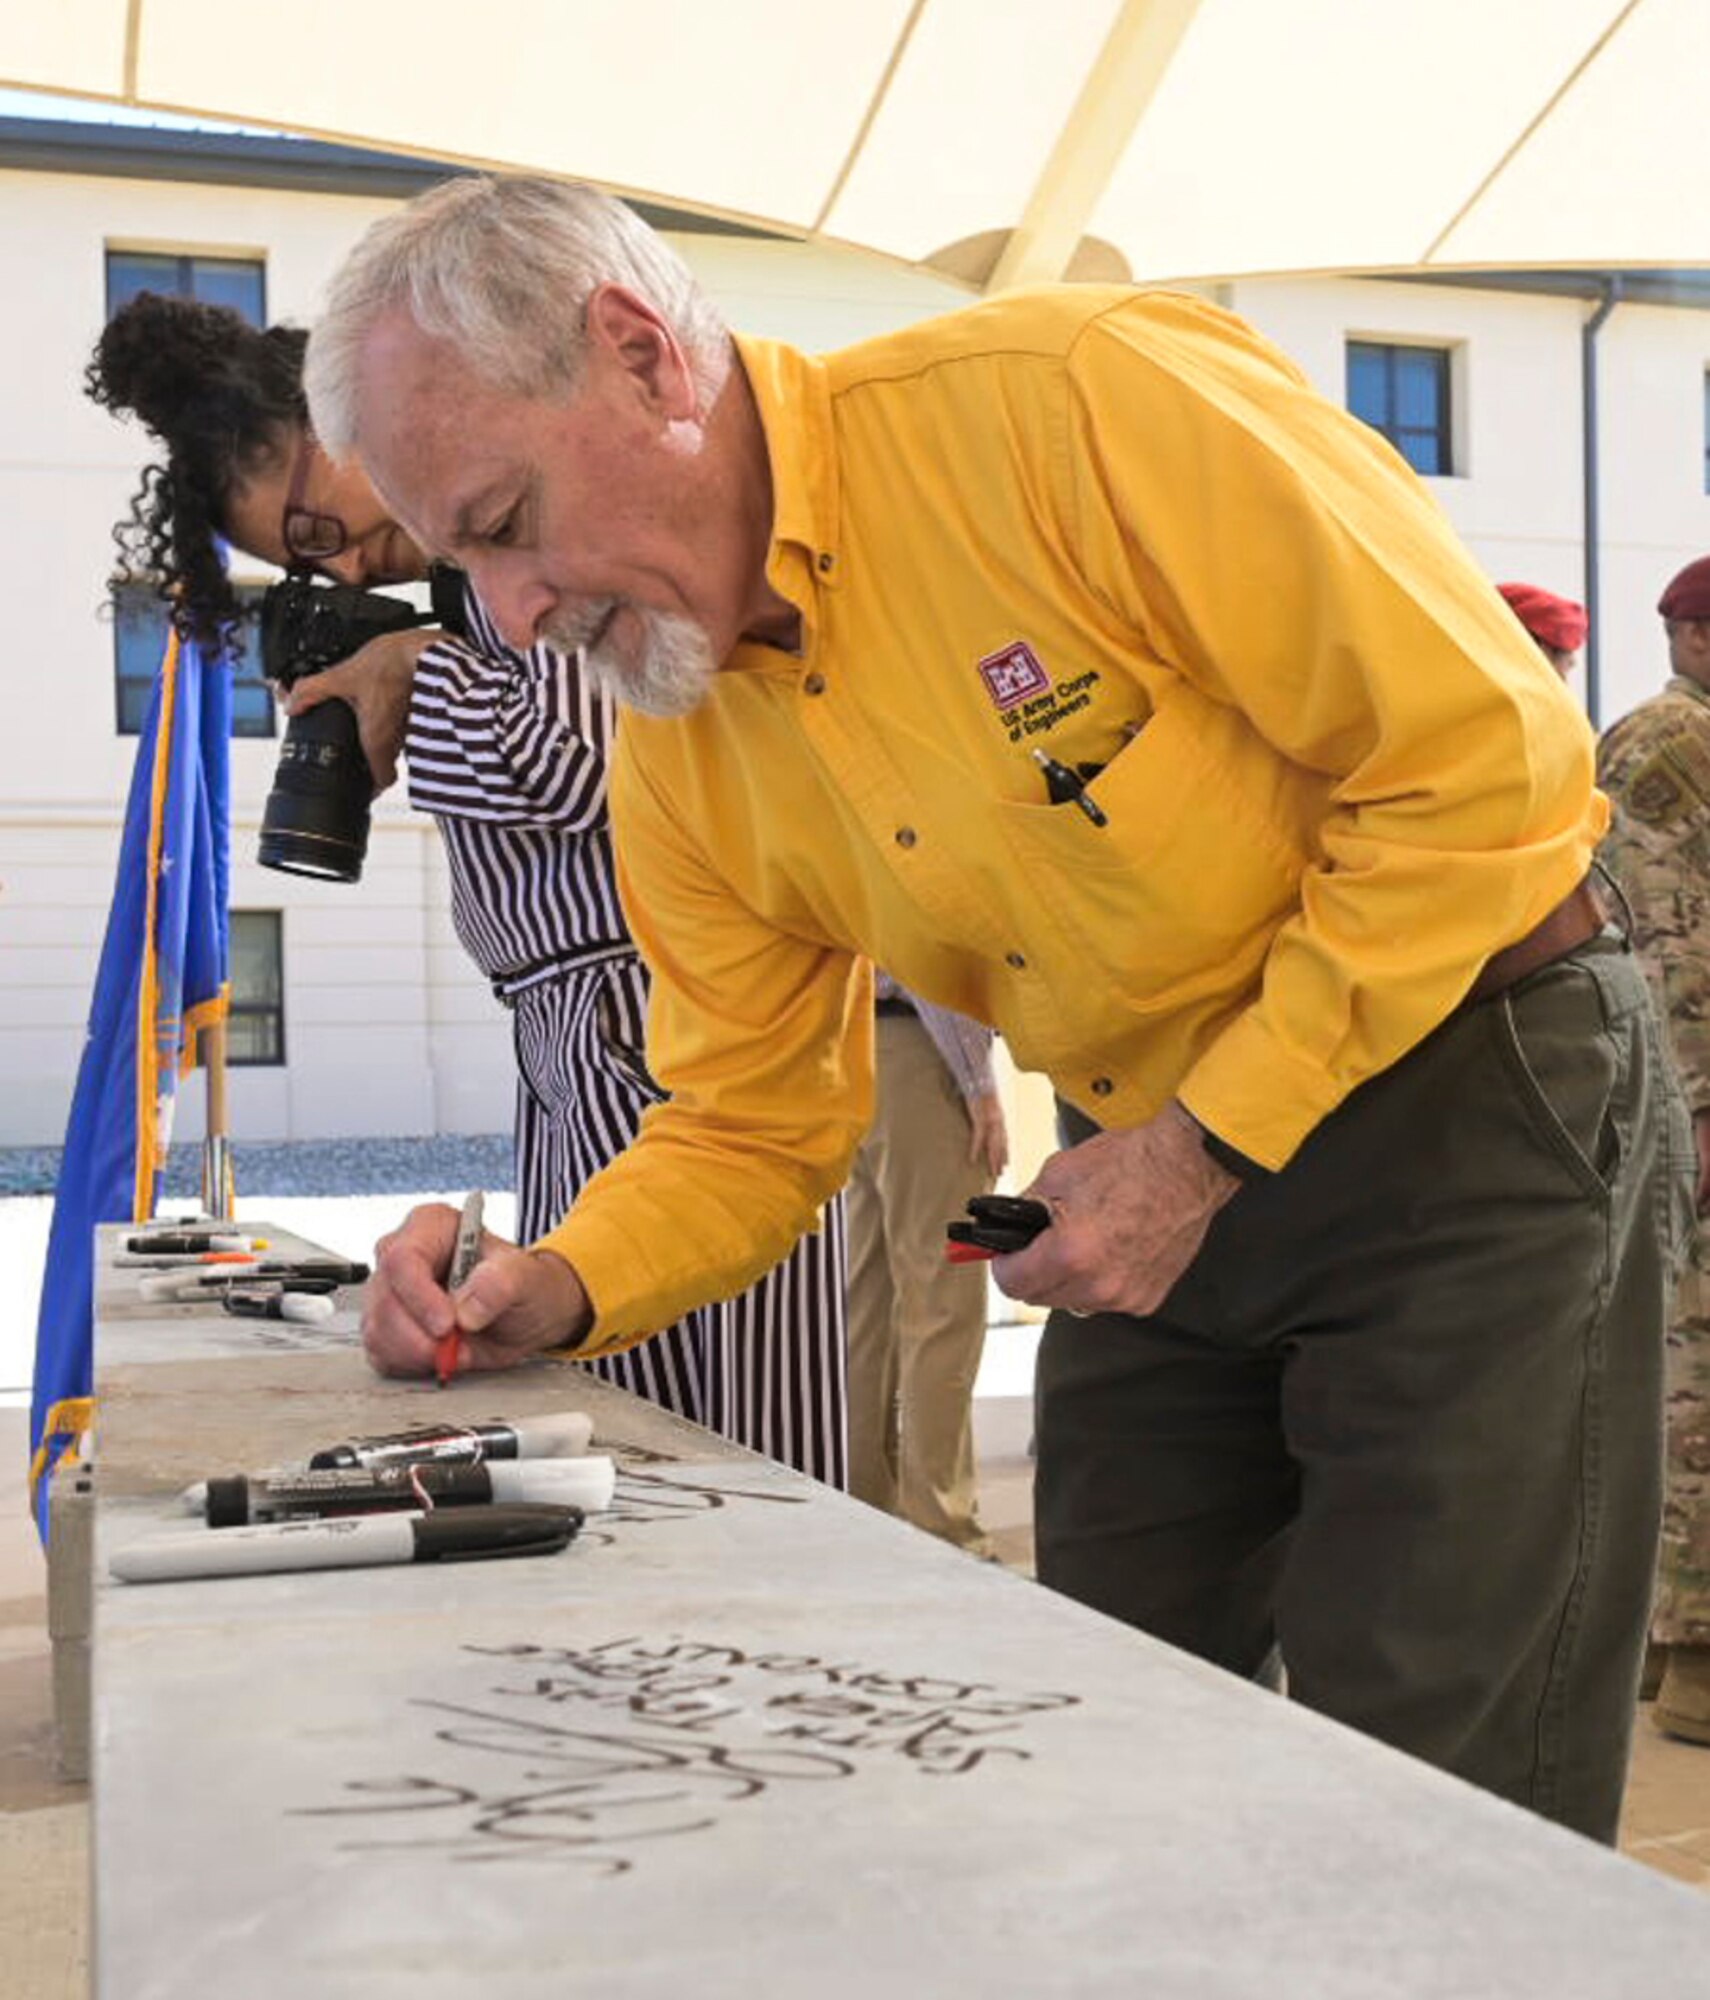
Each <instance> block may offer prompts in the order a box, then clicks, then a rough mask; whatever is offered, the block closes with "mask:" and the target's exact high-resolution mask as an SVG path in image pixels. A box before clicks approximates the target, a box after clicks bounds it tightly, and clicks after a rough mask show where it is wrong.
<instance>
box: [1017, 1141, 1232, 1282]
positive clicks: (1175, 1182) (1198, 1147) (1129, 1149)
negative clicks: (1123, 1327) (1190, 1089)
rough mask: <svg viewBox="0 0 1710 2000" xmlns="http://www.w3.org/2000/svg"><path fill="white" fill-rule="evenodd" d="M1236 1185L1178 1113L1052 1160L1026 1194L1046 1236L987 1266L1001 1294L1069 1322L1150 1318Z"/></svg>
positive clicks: (1042, 1169)
mask: <svg viewBox="0 0 1710 2000" xmlns="http://www.w3.org/2000/svg"><path fill="white" fill-rule="evenodd" d="M1240 1185H1241V1183H1240V1182H1239V1181H1238V1180H1237V1179H1236V1178H1235V1176H1234V1175H1233V1174H1231V1173H1229V1172H1228V1171H1227V1170H1226V1169H1225V1168H1223V1167H1220V1166H1219V1165H1218V1164H1217V1162H1216V1161H1215V1160H1214V1159H1213V1158H1212V1157H1211V1155H1210V1154H1209V1153H1208V1152H1207V1151H1206V1150H1205V1147H1204V1145H1203V1143H1202V1142H1201V1139H1200V1130H1199V1127H1198V1126H1197V1125H1196V1124H1195V1123H1194V1122H1193V1120H1192V1119H1191V1118H1190V1117H1189V1116H1188V1115H1187V1113H1186V1112H1185V1111H1184V1110H1183V1109H1182V1108H1181V1106H1180V1105H1179V1104H1175V1103H1170V1104H1167V1105H1166V1106H1165V1107H1164V1109H1163V1110H1162V1111H1160V1112H1159V1113H1158V1115H1157V1117H1155V1118H1153V1119H1152V1120H1151V1121H1150V1122H1149V1123H1147V1124H1145V1125H1137V1126H1135V1127H1134V1128H1133V1130H1132V1131H1128V1132H1100V1133H1098V1134H1097V1135H1096V1136H1095V1137H1093V1138H1091V1139H1088V1140H1086V1141H1084V1142H1083V1143H1082V1144H1081V1145H1079V1146H1074V1147H1071V1148H1070V1149H1069V1150H1068V1151H1067V1152H1063V1153H1053V1154H1052V1156H1051V1157H1050V1159H1048V1160H1047V1161H1046V1162H1045V1164H1044V1166H1043V1167H1042V1168H1041V1169H1040V1171H1039V1177H1038V1178H1037V1180H1035V1181H1034V1183H1033V1185H1032V1186H1031V1187H1030V1188H1028V1189H1027V1190H1026V1192H1027V1193H1028V1194H1030V1195H1032V1196H1033V1197H1034V1198H1035V1199H1036V1200H1038V1201H1042V1202H1044V1203H1045V1204H1046V1206H1047V1207H1048V1208H1049V1209H1050V1210H1051V1227H1050V1228H1049V1229H1045V1230H1042V1231H1041V1232H1040V1233H1039V1235H1038V1236H1037V1237H1035V1238H1034V1240H1033V1242H1032V1243H1030V1244H1029V1245H1028V1247H1027V1248H1026V1249H1025V1250H1019V1251H1017V1252H1016V1253H1015V1255H1014V1256H1011V1257H997V1258H994V1259H993V1260H992V1275H993V1277H994V1278H995V1279H996V1281H997V1285H998V1289H999V1290H1000V1291H1002V1292H1006V1293H1008V1295H1009V1296H1010V1297H1011V1298H1012V1299H1025V1300H1026V1301H1027V1302H1028V1303H1029V1304H1030V1305H1036V1306H1057V1307H1060V1308H1062V1309H1063V1310H1065V1311H1068V1312H1077V1313H1094V1312H1125V1313H1149V1312H1155V1311H1156V1310H1157V1308H1158V1307H1159V1306H1160V1305H1162V1303H1163V1302H1164V1299H1165V1298H1166V1297H1167V1296H1168V1294H1169V1291H1170V1288H1171V1286H1172V1285H1174V1284H1175V1282H1176V1280H1177V1279H1178V1278H1179V1277H1180V1276H1181V1275H1182V1273H1183V1272H1184V1271H1185V1270H1186V1269H1187V1267H1188V1266H1189V1265H1190V1264H1191V1263H1192V1262H1193V1260H1194V1258H1195V1256H1196V1255H1197V1254H1198V1252H1199V1247H1200V1245H1201V1243H1203V1242H1204V1240H1205V1232H1206V1231H1207V1230H1208V1229H1209V1228H1210V1227H1211V1219H1212V1217H1213V1216H1214V1215H1215V1214H1216V1213H1217V1211H1218V1210H1219V1209H1220V1208H1221V1207H1222V1206H1223V1204H1224V1203H1225V1202H1226V1201H1228V1200H1229V1198H1230V1197H1231V1196H1232V1195H1233V1194H1234V1193H1235V1191H1236V1190H1237V1188H1239V1187H1240Z"/></svg>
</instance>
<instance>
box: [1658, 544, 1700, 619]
mask: <svg viewBox="0 0 1710 2000" xmlns="http://www.w3.org/2000/svg"><path fill="white" fill-rule="evenodd" d="M1657 609H1658V610H1659V611H1660V612H1661V613H1662V615H1663V616H1664V617H1665V618H1667V619H1669V620H1671V621H1672V620H1674V619H1677V618H1710V556H1700V557H1699V558H1698V560H1697V561H1696V562H1689V563H1688V564H1687V565H1686V567H1685V569H1683V570H1682V571H1681V572H1680V574H1679V576H1677V577H1676V578H1675V579H1674V581H1673V582H1672V583H1671V584H1670V585H1669V587H1668V588H1667V590H1665V591H1664V592H1663V594H1662V596H1661V597H1659V598H1658V599H1657Z"/></svg>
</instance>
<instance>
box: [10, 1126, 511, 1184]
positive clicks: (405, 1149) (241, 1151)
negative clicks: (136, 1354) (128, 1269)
mask: <svg viewBox="0 0 1710 2000" xmlns="http://www.w3.org/2000/svg"><path fill="white" fill-rule="evenodd" d="M232 1158H233V1168H234V1172H235V1173H236V1176H237V1184H238V1191H239V1193H240V1194H241V1195H243V1196H244V1197H245V1198H249V1197H252V1196H256V1195H264V1196H265V1195H351V1194H407V1193H411V1192H413V1191H415V1190H417V1189H420V1188H457V1187H485V1188H494V1189H498V1188H509V1187H510V1186H511V1182H512V1173H511V1139H510V1134H509V1133H508V1132H495V1133H490V1134H485V1135H483V1136H481V1137H478V1138H468V1137H458V1136H455V1135H443V1134H442V1135H439V1136H436V1137H433V1138H428V1139H311V1140H302V1141H284V1140H279V1141H261V1140H250V1139H243V1140H237V1141H234V1142H233V1145H232ZM59 1159H60V1148H59V1147H58V1146H3V1147H0V1196H4V1195H19V1194H52V1193H53V1190H54V1185H55V1182H56V1181H57V1179H58V1176H59ZM201 1185H202V1148H201V1145H200V1144H199V1143H192V1144H186V1145H181V1146H174V1147H173V1148H172V1151H171V1153H170V1155H169V1156H168V1159H167V1164H166V1177H165V1191H164V1193H163V1195H162V1199H163V1200H165V1201H185V1200H190V1201H194V1200H195V1199H196V1198H197V1196H198V1195H199V1193H200V1191H201Z"/></svg>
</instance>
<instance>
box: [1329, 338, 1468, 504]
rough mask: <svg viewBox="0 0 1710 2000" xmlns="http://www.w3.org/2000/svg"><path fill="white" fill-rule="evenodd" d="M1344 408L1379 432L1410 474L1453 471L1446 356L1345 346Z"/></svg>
mask: <svg viewBox="0 0 1710 2000" xmlns="http://www.w3.org/2000/svg"><path fill="white" fill-rule="evenodd" d="M1348 408H1349V409H1350V410H1352V411H1353V413H1354V415H1355V416H1356V417H1358V418H1359V419H1360V421H1361V422H1362V423H1367V424H1370V425H1371V427H1372V429H1373V430H1375V431H1382V433H1383V434H1384V436H1385V437H1386V438H1388V439H1389V441H1390V443H1391V444H1392V445H1394V446H1395V448H1396V450H1397V451H1398V452H1400V453H1401V455H1402V457H1403V458H1405V459H1406V460H1407V462H1408V464H1409V465H1411V466H1412V467H1413V469H1414V471H1415V472H1424V473H1435V474H1438V475H1440V476H1441V475H1446V474H1448V473H1450V472H1452V471H1453V470H1454V466H1453V464H1452V462H1451V455H1450V446H1449V437H1450V430H1449V350H1448V349H1447V348H1446V347H1400V346H1397V345H1395V344H1394V343H1392V342H1390V341H1379V340H1350V341H1349V342H1348Z"/></svg>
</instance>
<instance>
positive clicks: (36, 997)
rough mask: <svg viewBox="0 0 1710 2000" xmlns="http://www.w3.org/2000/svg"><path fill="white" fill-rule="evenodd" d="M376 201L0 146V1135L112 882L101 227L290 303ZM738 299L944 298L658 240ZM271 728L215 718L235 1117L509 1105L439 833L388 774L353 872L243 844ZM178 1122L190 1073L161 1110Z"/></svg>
mask: <svg viewBox="0 0 1710 2000" xmlns="http://www.w3.org/2000/svg"><path fill="white" fill-rule="evenodd" d="M393 205H394V204H392V203H391V202H384V201H373V200H367V199H360V198H357V197H354V196H348V195H326V194H297V193H290V192H282V191H276V190H265V189H242V188H225V187H212V186H201V185H196V184H190V183H180V182H172V181H147V180H130V179H120V178H111V179H109V178H104V177H99V176H89V175H72V174H63V175H61V174H48V173H21V172H9V171H0V258H4V260H5V261H4V263H3V264H0V268H4V269H8V270H11V271H13V272H14V273H17V274H19V276H20V280H21V281H20V283H19V285H18V287H17V289H16V292H15V295H14V297H13V298H12V299H11V300H10V301H9V302H8V327H9V334H8V361H9V364H10V365H9V367H8V369H7V370H6V372H5V375H4V378H3V379H0V520H3V521H4V524H5V526H4V532H3V533H0V592H3V593H4V597H3V601H4V602H5V603H6V604H7V605H8V606H9V607H11V616H10V619H9V629H10V637H11V652H10V658H9V660H8V661H7V662H6V663H5V664H4V666H0V674H3V675H4V686H5V691H6V698H7V700H6V714H7V717H8V721H9V725H10V726H9V727H7V728H5V729H4V730H3V731H0V1145H51V1144H56V1143H57V1142H58V1141H59V1139H60V1138H61V1136H62V1134H63V1131H64V1125H65V1116H66V1111H67V1108H68V1106H69V1103H70V1097H71V1089H72V1085H73V1082H74V1081H75V1077H76V1069H77V1062H78V1058H79V1054H80V1052H81V1048H82V1039H83V1023H84V1019H85V1016H86V1014H87V1011H88V1006H89V996H90V991H91V987H92V984H93V980H94V974H95V967H96V963H97V960H98V958H99V953H100V945H101V938H102V935H103V931H104V927H105V924H106V917H107V910H108V906H109V903H110V900H111V896H112V887H113V869H114V864H115V861H116V858H117V853H118V845H119V832H120V826H121V822H122V817H123V811H124V799H125V795H126V791H127V788H128V786H129V783H130V772H131V766H132V762H133V760H134V757H135V754H136V739H135V738H134V737H121V736H120V735H119V734H118V733H117V730H116V727H115V719H114V677H113V647H112V631H111V627H110V625H108V624H107V623H106V621H105V619H104V617H103V615H102V603H103V598H104V592H105V584H106V578H107V575H108V572H109V569H110V566H111V562H112V556H113V545H112V540H111V529H112V524H113V522H114V521H115V520H117V519H118V518H119V517H120V515H121V514H122V513H123V511H124V509H125V507H126V506H127V504H128V502H129V500H130V496H131V494H132V493H133V492H134V490H135V487H136V480H137V474H138V472H139V470H140V468H141V466H142V465H143V463H144V462H145V457H146V452H145V449H144V444H143V438H142V433H141V432H140V431H138V430H136V429H134V428H132V427H129V426H125V425H121V424H119V423H116V422H115V421H114V420H113V419H112V418H111V417H109V416H108V415H107V414H106V412H105V411H103V410H100V409H98V408H97V407H96V406H95V405H94V404H92V403H90V402H89V401H88V400H87V399H86V398H85V397H84V395H83V393H82V381H81V377H82V370H83V366H84V363H85V361H86V360H87V358H88V355H89V353H90V351H91V350H92V348H93V346H94V343H95V340H96V338H97V336H98V335H99V332H100V329H101V326H102V322H103V320H104V318H105V310H106V292H105V276H106V274H105V261H104V253H105V251H106V250H107V249H108V248H110V247H111V248H123V249H131V250H157V251H168V252H177V253H183V252H195V253H199V254H202V255H216V256H218V255H227V256H242V257H260V258H262V259H263V260H264V261H265V263H266V266H267V301H268V312H269V316H270V317H271V318H273V319H276V320H281V319H282V320H295V321H299V322H302V323H307V322H309V321H310V320H312V319H313V316H314V313H315V310H316V308H317V305H318V303H319V294H320V290H321V288H322V286H323V285H324V284H325V282H326V279H327V277H328V276H329V275H330V273H331V272H332V271H333V270H334V269H335V268H336V266H337V264H338V262H339V260H340V258H341V257H342V256H343V255H344V254H345V252H346V250H347V249H348V248H349V247H350V245H351V244H352V243H353V242H354V241H355V240H356V238H357V237H358V236H359V235H360V234H361V233H362V231H363V230H364V229H366V228H367V226H368V225H369V223H370V222H371V221H373V220H374V219H375V218H376V217H378V216H380V215H382V214H384V213H386V212H387V211H388V210H389V209H390V208H391V207H392V206H393ZM674 240H676V241H677V243H678V247H679V248H680V249H681V250H682V251H683V253H684V254H685V255H686V256H687V257H688V258H689V260H690V261H691V262H692V263H694V264H695V265H696V266H697V267H698V268H699V269H700V271H701V273H702V275H703V277H704V280H705V282H706V284H707V286H708V288H709V290H710V291H711V292H712V293H713V295H714V296H715V297H716V298H717V299H718V301H719V303H720V304H721V305H722V306H723V307H724V308H725V310H726V311H727V312H728V313H729V315H730V316H731V318H732V319H733V320H734V321H736V322H737V323H738V324H740V325H742V326H744V327H747V328H751V329H752V330H754V331H756V332H761V333H769V334H774V335H777V336H779V337H781V338H786V339H790V340H794V341H797V342H799V343H800V344H802V345H805V346H811V347H820V346H834V345H838V344H840V343H842V342H845V341H849V340H854V339H858V338H859V337H861V336H862V335H864V334H867V333H871V332H877V331H879V330H881V329H883V328H886V327H891V326H896V325H900V324H902V323H904V322H905V321H907V320H910V319H915V318H919V317H921V316H923V315H924V314H926V313H928V312H933V311H941V310H943V309H945V308H946V307H948V306H950V305H954V304H956V303H959V302H960V300H961V298H962V296H963V294H961V293H960V292H959V291H957V290H955V289H953V288H952V287H949V286H947V285H945V284H943V283H940V282H938V281H936V280H933V279H930V278H924V277H915V276H912V275H910V274H909V273H907V272H902V271H898V270H896V269H895V268H894V267H891V266H888V265H884V264H881V263H879V262H878V261H877V260H874V259H870V258H864V257H860V256H857V255H854V254H852V253H839V252H836V251H832V250H822V249H798V248H797V247H795V246H792V245H785V244H773V243H756V242H746V241H743V240H741V239H737V238H728V237H713V236H700V235H689V236H683V237H680V238H677V239H674ZM277 755H278V742H277V740H276V739H275V740H270V741H269V740H256V739H244V738H239V739H235V740H234V742H233V744H232V864H233V865H232V906H233V908H234V909H240V910H241V909H267V910H278V911H280V912H281V913H282V929H283V940H284V963H285V979H286V991H285V1037H286V1061H285V1063H284V1065H283V1066H282V1067H278V1068H261V1067H243V1068H238V1069H234V1070H233V1071H232V1073H231V1079H230V1090H229V1100H230V1110H231V1122H232V1129H233V1135H234V1137H235V1138H237V1139H239V1140H243V1139H263V1138H267V1139H272V1138H287V1139H302V1138H332V1137H351V1136H358V1137H360V1136H364V1135H368V1136H376V1137H378V1136H386V1135H409V1134H420V1133H430V1132H436V1131H439V1132H494V1131H504V1130H508V1129H509V1126H510V1123H511V1118H512V1111H513V1098H514V1091H515V1082H514V1069H513V1065H512V1060H511V1046H510V1033H509V1023H508V1020H507V1017H506V1015H505V1013H504V1010H503V1009H502V1008H500V1007H499V1006H498V1005H497V1003H496V1002H495V1001H494V1000H493V998H492V996H491V994H490V993H489V991H488V989H487V987H486V984H485V982H484V981H483V980H481V979H480V977H479V976H478V975H477V974H476V973H475V971H474V969H473V967H472V966H471V965H470V964H469V961H468V960H467V958H466V957H465V956H464V954H463V951H462V949H461V947H460V946H459V945H458V943H457V939H456V936H455V934H454V933H453V931H452V928H451V922H450V916H449V888H448V882H447V876H446V869H445V862H444V857H443V852H442V850H441V847H440V842H439V837H438V834H437V832H436V830H435V829H434V827H433V826H432V824H431V822H429V821H425V820H423V819H421V818H420V817H418V816H417V815H415V814H413V813H411V812H410V811H409V809H408V807H407V805H406V804H405V803H404V801H403V796H402V792H401V789H400V790H398V791H394V792H393V793H391V794H389V795H387V797H385V798H383V799H381V800H380V801H379V802H377V805H376V808H375V814H374V828H373V834H372V837H371V840H370V844H369V854H368V861H367V864H366V866H365V868H364V871H363V879H362V881H361V882H360V883H359V884H357V885H355V886H354V887H343V886H336V885H331V884H326V883H319V882H313V881H307V880H303V879H301V878H298V877H295V876H289V875H280V874H276V873H274V872H272V871H270V870H266V869H263V868H261V867H259V866H258V865H257V864H256V862H255V860H254V853H255V842H256V836H257V832H258V830H259V826H260V819H261V808H262V804H263V801H264V800H265V797H266V794H267V789H268V786H269V784H270V783H271V780H272V775H273V769H274V763H275V760H276V758H277ZM201 1130H202V1085H201V1081H200V1079H199V1078H195V1079H192V1080H191V1081H190V1083H188V1084H187V1085H186V1087H185V1089H184V1091H183V1093H182V1096H181V1101H180V1105H179V1112H178V1119H177V1126H176V1136H178V1137H180V1138H186V1139H194V1138H197V1137H199V1136H200V1134H201Z"/></svg>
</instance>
